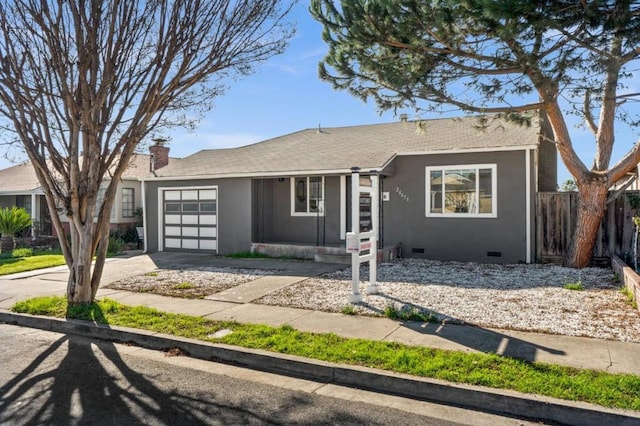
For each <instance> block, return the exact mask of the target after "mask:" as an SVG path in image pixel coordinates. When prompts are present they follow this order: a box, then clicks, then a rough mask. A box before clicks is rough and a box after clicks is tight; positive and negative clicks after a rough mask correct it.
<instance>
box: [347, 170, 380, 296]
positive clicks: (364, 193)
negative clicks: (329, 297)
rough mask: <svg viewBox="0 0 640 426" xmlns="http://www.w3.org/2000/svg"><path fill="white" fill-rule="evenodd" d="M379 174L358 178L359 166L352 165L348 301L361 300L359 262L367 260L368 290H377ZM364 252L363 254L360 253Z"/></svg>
mask: <svg viewBox="0 0 640 426" xmlns="http://www.w3.org/2000/svg"><path fill="white" fill-rule="evenodd" d="M378 202H379V201H378V175H377V173H376V172H371V173H370V175H369V177H368V178H363V180H362V181H361V180H360V168H359V167H353V168H352V169H351V232H347V236H346V246H347V253H351V286H352V293H351V294H350V295H349V303H360V302H362V294H360V289H359V287H360V265H361V264H362V263H364V262H369V285H368V286H367V289H366V293H367V294H377V293H378V284H377V282H376V279H377V277H376V268H377V263H378ZM363 252H364V254H362V253H363Z"/></svg>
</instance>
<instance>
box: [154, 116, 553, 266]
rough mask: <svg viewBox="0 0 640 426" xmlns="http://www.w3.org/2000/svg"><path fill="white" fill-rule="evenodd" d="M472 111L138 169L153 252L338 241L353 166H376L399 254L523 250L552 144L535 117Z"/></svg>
mask: <svg viewBox="0 0 640 426" xmlns="http://www.w3.org/2000/svg"><path fill="white" fill-rule="evenodd" d="M478 125H479V122H478V120H477V118H474V117H465V118H456V119H437V120H425V121H421V122H408V121H406V120H402V121H400V122H396V123H390V124H378V125H365V126H352V127H340V128H322V129H321V128H318V129H308V130H303V131H300V132H296V133H292V134H289V135H285V136H281V137H277V138H274V139H270V140H267V141H264V142H260V143H256V144H253V145H249V146H244V147H239V148H231V149H213V150H203V151H200V152H198V153H196V154H193V155H191V156H189V157H186V158H183V159H181V160H180V161H173V160H172V161H170V162H169V164H168V165H167V166H166V167H163V168H161V169H160V170H156V171H155V174H154V175H153V176H149V177H147V178H144V179H143V192H144V194H145V196H144V198H145V209H144V211H145V233H146V237H145V244H146V249H147V250H148V251H150V252H155V251H169V250H183V251H206V252H211V253H218V254H229V253H233V252H240V251H248V250H249V249H250V248H252V247H253V249H254V250H256V249H257V250H264V251H269V250H270V249H272V250H274V252H278V253H280V254H287V253H288V252H290V253H294V252H298V253H300V252H301V251H300V250H304V248H306V249H307V250H309V252H311V254H313V252H326V251H327V250H328V248H329V247H336V248H337V250H338V252H344V240H345V234H346V232H347V231H348V230H351V223H350V218H351V214H350V213H349V212H350V200H351V198H350V192H351V184H350V181H351V168H352V167H360V168H361V170H362V172H361V173H362V174H364V175H366V174H368V173H371V172H375V173H378V174H379V175H380V176H381V179H380V180H381V189H380V191H381V198H380V199H381V202H380V205H381V209H380V212H379V217H380V230H379V234H380V235H379V239H380V242H381V247H384V248H385V249H386V250H393V251H396V252H397V251H399V250H401V254H402V256H406V257H426V258H431V259H443V260H460V261H481V262H504V263H515V262H531V261H532V260H533V256H534V252H535V241H534V237H535V231H534V230H535V224H534V220H535V194H536V192H538V191H553V190H555V188H556V180H557V176H556V174H557V171H556V169H557V156H556V150H555V145H554V144H553V143H552V141H550V140H548V139H545V138H543V137H542V135H543V134H546V135H551V132H550V130H549V127H548V124H546V123H545V122H544V121H543V120H541V121H540V123H537V124H536V125H535V126H532V127H530V128H525V127H519V126H515V125H513V124H510V123H506V122H500V121H497V120H493V121H490V123H489V126H488V127H487V128H486V129H483V130H479V128H478Z"/></svg>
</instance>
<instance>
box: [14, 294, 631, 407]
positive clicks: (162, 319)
mask: <svg viewBox="0 0 640 426" xmlns="http://www.w3.org/2000/svg"><path fill="white" fill-rule="evenodd" d="M12 310H13V311H14V312H20V313H28V314H33V315H46V316H53V317H58V318H64V317H65V313H66V299H65V298H64V297H57V296H56V297H40V298H34V299H29V300H26V301H23V302H19V303H17V304H16V305H14V307H13V308H12ZM68 315H69V317H70V318H76V319H82V320H89V321H96V322H98V323H103V324H110V325H115V326H124V327H132V328H140V329H144V330H149V331H155V332H160V333H166V334H172V335H175V336H181V337H187V338H192V339H199V340H203V341H208V342H214V343H225V344H229V345H236V346H241V347H244V348H252V349H264V350H268V351H272V352H278V353H284V354H292V355H299V356H303V357H307V358H313V359H318V360H323V361H329V362H337V363H343V364H351V365H360V366H366V367H372V368H378V369H383V370H388V371H395V372H399V373H406V374H411V375H414V376H420V377H429V378H435V379H442V380H447V381H451V382H456V383H466V384H471V385H481V386H487V387H492V388H499V389H512V390H516V391H520V392H525V393H530V394H538V395H546V396H550V397H554V398H561V399H565V400H572V401H584V402H590V403H594V404H598V405H601V406H604V407H612V408H622V409H632V410H640V376H635V375H632V374H610V373H606V372H600V371H593V370H581V369H576V368H571V367H563V366H558V365H551V364H544V363H537V362H533V363H532V362H527V361H523V360H517V359H513V358H508V357H501V356H498V355H494V354H475V353H474V354H469V353H463V352H456V351H446V350H441V349H432V348H427V347H422V346H408V345H404V344H400V343H393V342H380V341H370V340H364V339H348V338H344V337H340V336H337V335H335V334H331V333H328V334H315V333H307V332H301V331H298V330H295V329H294V328H292V327H291V326H286V325H285V326H282V327H269V326H265V325H253V324H239V323H236V322H225V321H212V320H207V319H204V318H202V317H197V316H189V315H181V314H171V313H166V312H162V311H159V310H157V309H153V308H148V307H143V306H135V307H132V306H127V305H123V304H120V303H119V302H116V301H114V300H110V299H102V300H99V301H97V302H96V303H93V304H91V305H88V306H83V307H74V308H72V309H70V310H69V313H68ZM223 329H229V330H232V331H233V333H231V334H228V335H227V336H225V337H222V338H211V337H210V336H211V334H213V333H215V332H216V331H219V330H223Z"/></svg>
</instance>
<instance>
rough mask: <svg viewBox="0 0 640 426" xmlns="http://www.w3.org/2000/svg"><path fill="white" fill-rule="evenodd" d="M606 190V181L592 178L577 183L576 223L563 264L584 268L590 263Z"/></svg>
mask: <svg viewBox="0 0 640 426" xmlns="http://www.w3.org/2000/svg"><path fill="white" fill-rule="evenodd" d="M608 190H609V187H608V184H607V182H606V181H599V180H593V181H591V182H588V183H585V184H582V185H579V192H578V212H577V217H576V225H575V230H574V233H573V239H572V241H571V245H570V246H569V250H568V251H567V256H566V257H565V260H564V264H565V266H569V267H572V268H586V267H588V266H590V265H591V255H592V254H593V248H594V247H595V244H596V238H597V235H598V230H599V229H600V225H601V223H602V219H603V218H604V215H605V213H606V211H607V196H608V193H609V191H608Z"/></svg>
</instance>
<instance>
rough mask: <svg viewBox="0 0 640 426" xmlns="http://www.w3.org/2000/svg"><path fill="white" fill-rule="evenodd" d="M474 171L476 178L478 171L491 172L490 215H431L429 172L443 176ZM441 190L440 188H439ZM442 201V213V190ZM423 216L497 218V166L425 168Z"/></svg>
mask: <svg viewBox="0 0 640 426" xmlns="http://www.w3.org/2000/svg"><path fill="white" fill-rule="evenodd" d="M462 169H466V170H469V169H471V170H474V169H475V171H476V176H478V174H479V171H480V169H490V170H491V213H444V212H443V213H432V212H431V179H430V176H431V172H432V171H438V172H442V175H443V176H444V174H445V172H446V171H448V170H462ZM441 189H442V188H441ZM441 192H442V196H443V200H442V206H443V211H444V194H445V192H444V190H442V191H441ZM475 194H476V195H475V196H476V200H475V202H476V205H478V206H479V201H480V200H478V199H477V197H478V194H480V180H479V179H476V189H475ZM425 216H426V217H447V218H452V217H456V218H497V217H498V166H497V164H462V165H452V166H448V165H447V166H427V167H425Z"/></svg>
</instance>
